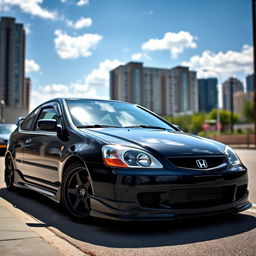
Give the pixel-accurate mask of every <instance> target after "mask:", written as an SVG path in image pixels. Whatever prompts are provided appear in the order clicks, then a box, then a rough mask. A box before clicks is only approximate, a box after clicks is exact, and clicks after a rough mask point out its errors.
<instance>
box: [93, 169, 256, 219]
mask: <svg viewBox="0 0 256 256" xmlns="http://www.w3.org/2000/svg"><path fill="white" fill-rule="evenodd" d="M116 173H117V178H116V182H115V184H106V183H105V184H104V185H103V186H105V189H101V191H111V189H112V191H113V194H112V196H111V193H109V194H108V195H109V197H108V198H106V194H105V193H104V192H103V193H102V194H101V195H97V194H96V195H93V196H91V216H94V217H99V218H105V219H112V220H122V221H134V220H174V219H180V218H188V217H196V216H207V215H218V214H225V213H232V212H233V213H235V212H241V211H245V210H247V209H249V208H250V207H251V206H252V204H251V203H250V202H249V201H248V195H249V191H248V190H247V184H248V177H247V169H246V168H245V167H244V166H242V167H239V168H237V169H233V170H232V171H230V170H222V171H220V172H214V173H208V174H207V173H204V174H200V173H191V172H190V173H187V174H184V173H183V174H181V173H179V175H177V173H176V175H164V173H162V174H163V175H161V176H156V175H155V176H152V174H151V175H146V173H144V175H143V176H139V175H136V173H134V175H133V176H127V175H126V174H127V173H122V172H118V171H117V172H116ZM130 173H131V172H130ZM169 174H170V172H169ZM97 185H98V186H99V183H98V184H97ZM95 190H96V191H97V188H96V187H95Z"/></svg>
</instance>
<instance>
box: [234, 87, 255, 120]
mask: <svg viewBox="0 0 256 256" xmlns="http://www.w3.org/2000/svg"><path fill="white" fill-rule="evenodd" d="M253 94H254V93H253V92H243V91H238V92H235V93H234V113H236V114H238V115H239V117H240V118H242V119H244V117H243V114H244V104H245V103H246V102H247V101H251V102H253Z"/></svg>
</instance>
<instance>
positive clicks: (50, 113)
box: [38, 107, 58, 121]
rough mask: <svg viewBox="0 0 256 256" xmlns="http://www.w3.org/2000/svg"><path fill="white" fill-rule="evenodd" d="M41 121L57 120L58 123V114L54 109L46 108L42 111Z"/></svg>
mask: <svg viewBox="0 0 256 256" xmlns="http://www.w3.org/2000/svg"><path fill="white" fill-rule="evenodd" d="M39 119H55V120H57V121H58V114H57V112H56V110H55V109H54V108H53V107H49V108H45V109H43V110H42V111H41V113H40V115H39V117H38V120H39Z"/></svg>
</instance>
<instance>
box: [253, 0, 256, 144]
mask: <svg viewBox="0 0 256 256" xmlns="http://www.w3.org/2000/svg"><path fill="white" fill-rule="evenodd" d="M252 34H253V60H254V72H253V83H254V144H255V147H256V0H252Z"/></svg>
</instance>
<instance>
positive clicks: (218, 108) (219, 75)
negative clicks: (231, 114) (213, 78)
mask: <svg viewBox="0 0 256 256" xmlns="http://www.w3.org/2000/svg"><path fill="white" fill-rule="evenodd" d="M203 72H211V73H214V74H216V75H217V76H218V78H219V81H220V86H219V84H218V85H217V124H216V128H217V135H218V136H219V135H220V105H219V92H220V93H221V83H222V77H221V74H220V73H219V72H218V71H215V70H212V69H203ZM219 87H220V90H219Z"/></svg>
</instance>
